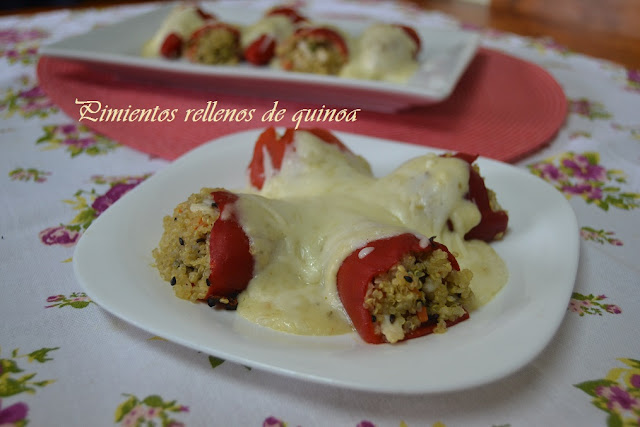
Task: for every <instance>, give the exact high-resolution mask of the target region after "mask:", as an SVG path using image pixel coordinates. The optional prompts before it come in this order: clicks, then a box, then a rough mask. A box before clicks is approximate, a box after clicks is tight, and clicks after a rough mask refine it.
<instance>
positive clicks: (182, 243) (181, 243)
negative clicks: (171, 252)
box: [178, 237, 184, 246]
mask: <svg viewBox="0 0 640 427" xmlns="http://www.w3.org/2000/svg"><path fill="white" fill-rule="evenodd" d="M178 242H180V245H181V246H184V239H183V238H182V237H178Z"/></svg>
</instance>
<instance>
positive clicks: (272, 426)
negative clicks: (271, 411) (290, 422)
mask: <svg viewBox="0 0 640 427" xmlns="http://www.w3.org/2000/svg"><path fill="white" fill-rule="evenodd" d="M285 426H286V424H285V423H284V421H280V420H279V419H277V418H276V417H273V416H271V417H268V418H266V419H265V420H264V422H263V423H262V427H285Z"/></svg>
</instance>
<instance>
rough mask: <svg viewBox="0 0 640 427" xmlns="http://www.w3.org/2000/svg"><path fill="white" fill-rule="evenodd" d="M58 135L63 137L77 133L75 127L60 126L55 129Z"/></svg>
mask: <svg viewBox="0 0 640 427" xmlns="http://www.w3.org/2000/svg"><path fill="white" fill-rule="evenodd" d="M56 129H57V130H58V131H60V133H63V134H65V135H69V134H70V133H74V132H77V131H78V128H77V127H76V125H60V126H58V127H57V128H56Z"/></svg>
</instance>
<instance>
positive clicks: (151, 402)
mask: <svg viewBox="0 0 640 427" xmlns="http://www.w3.org/2000/svg"><path fill="white" fill-rule="evenodd" d="M142 403H144V404H145V405H147V406H151V407H152V408H162V407H164V402H163V401H162V398H161V397H160V396H158V395H157V394H154V395H151V396H147V397H145V399H144V400H143V401H142ZM169 406H171V405H169Z"/></svg>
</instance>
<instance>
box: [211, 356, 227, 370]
mask: <svg viewBox="0 0 640 427" xmlns="http://www.w3.org/2000/svg"><path fill="white" fill-rule="evenodd" d="M209 363H210V364H211V367H212V368H214V369H215V368H217V367H218V366H220V365H222V364H223V363H224V359H220V358H218V357H213V356H209Z"/></svg>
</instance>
